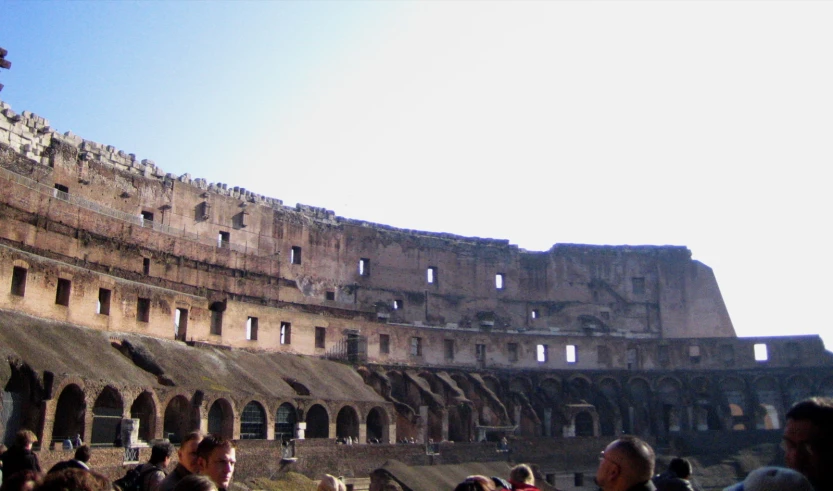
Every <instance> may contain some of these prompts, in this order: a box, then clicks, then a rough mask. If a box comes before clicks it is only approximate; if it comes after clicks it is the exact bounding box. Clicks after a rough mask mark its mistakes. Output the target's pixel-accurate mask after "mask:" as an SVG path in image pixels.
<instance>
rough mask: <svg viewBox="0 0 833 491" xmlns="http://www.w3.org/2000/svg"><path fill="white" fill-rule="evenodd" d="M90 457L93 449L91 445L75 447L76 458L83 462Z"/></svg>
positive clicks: (87, 460)
mask: <svg viewBox="0 0 833 491" xmlns="http://www.w3.org/2000/svg"><path fill="white" fill-rule="evenodd" d="M90 457H92V451H91V450H90V446H89V445H81V446H80V447H78V448H76V449H75V460H80V461H81V462H89V461H90Z"/></svg>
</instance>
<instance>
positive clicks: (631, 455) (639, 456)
mask: <svg viewBox="0 0 833 491" xmlns="http://www.w3.org/2000/svg"><path fill="white" fill-rule="evenodd" d="M614 448H615V449H616V450H617V451H619V452H622V455H623V456H624V457H625V459H626V460H627V461H628V467H630V468H631V472H632V473H633V475H634V477H635V478H637V479H641V480H642V481H647V480H648V479H650V478H651V477H652V476H653V475H654V460H656V456H655V455H654V449H653V448H651V446H650V445H648V444H647V443H646V442H645V441H644V440H642V439H641V438H637V437H635V436H633V435H625V436H622V437H621V438H619V439H618V440H616V442H615V445H614Z"/></svg>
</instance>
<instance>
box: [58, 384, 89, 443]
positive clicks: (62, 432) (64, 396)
mask: <svg viewBox="0 0 833 491" xmlns="http://www.w3.org/2000/svg"><path fill="white" fill-rule="evenodd" d="M86 416H87V403H86V398H85V396H84V391H83V390H81V387H79V386H78V385H77V384H75V383H70V384H67V385H66V386H65V387H64V388H63V389H62V390H61V395H60V396H58V403H57V405H56V407H55V423H54V425H53V426H52V441H61V440H66V439H67V438H72V437H74V436H76V435H82V437H83V435H84V430H85V427H84V421H85V419H86Z"/></svg>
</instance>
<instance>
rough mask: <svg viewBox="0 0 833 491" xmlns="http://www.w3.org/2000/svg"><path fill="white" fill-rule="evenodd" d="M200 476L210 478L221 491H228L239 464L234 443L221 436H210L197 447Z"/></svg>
mask: <svg viewBox="0 0 833 491" xmlns="http://www.w3.org/2000/svg"><path fill="white" fill-rule="evenodd" d="M197 462H198V463H199V469H200V474H203V475H205V476H208V477H210V478H211V480H212V481H214V484H216V485H217V489H219V490H220V491H226V490H227V489H228V486H229V483H231V478H232V477H233V476H234V465H235V464H236V463H237V459H236V456H235V446H234V442H232V441H231V440H226V439H225V438H223V437H221V436H219V435H208V436H206V437H205V438H203V440H202V441H201V442H200V444H199V446H197Z"/></svg>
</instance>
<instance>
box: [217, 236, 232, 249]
mask: <svg viewBox="0 0 833 491" xmlns="http://www.w3.org/2000/svg"><path fill="white" fill-rule="evenodd" d="M230 242H231V232H220V233H219V234H217V247H219V248H220V249H228V247H229V243H230Z"/></svg>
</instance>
